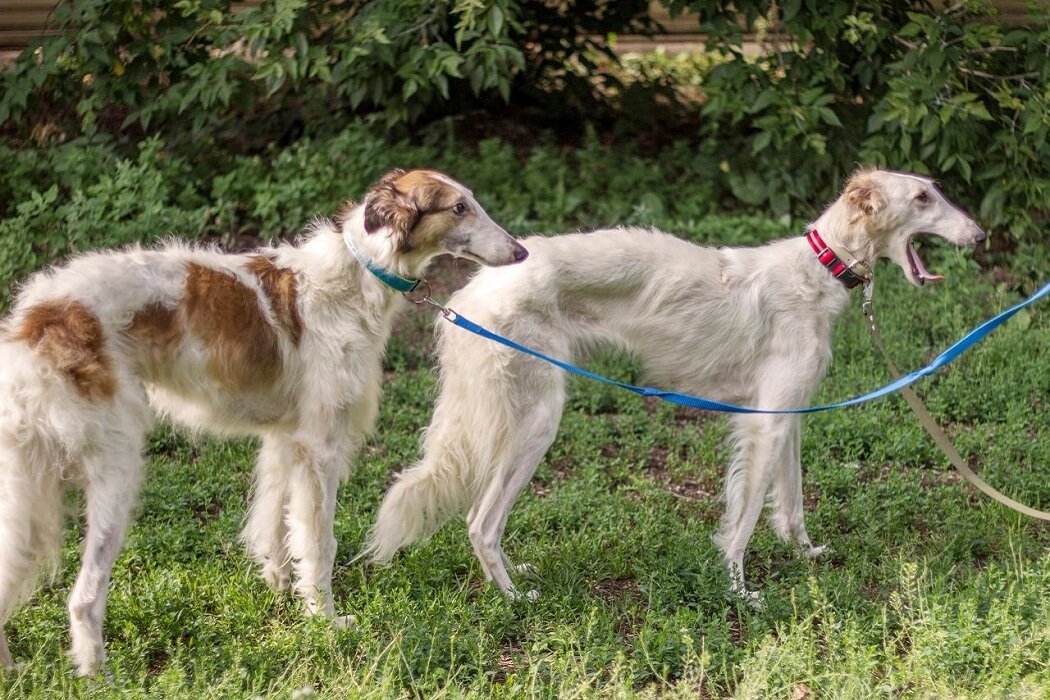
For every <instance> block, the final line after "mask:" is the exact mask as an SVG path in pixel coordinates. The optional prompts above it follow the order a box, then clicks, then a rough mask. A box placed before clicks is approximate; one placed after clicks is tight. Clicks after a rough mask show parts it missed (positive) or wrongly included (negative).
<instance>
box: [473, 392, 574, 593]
mask: <svg viewBox="0 0 1050 700" xmlns="http://www.w3.org/2000/svg"><path fill="white" fill-rule="evenodd" d="M564 404H565V392H564V388H558V389H556V390H555V391H552V392H551V393H549V394H546V395H544V396H542V397H541V398H540V399H539V400H538V401H537V402H536V403H534V404H533V405H532V406H531V407H530V409H529V412H528V414H527V415H526V416H524V417H523V418H522V420H521V421H520V423H519V424H518V426H517V428H516V429H515V431H514V436H513V440H514V442H513V446H512V447H511V448H510V449H509V450H508V455H507V460H506V462H505V463H504V464H502V465H501V473H500V474H499V476H497V478H495V479H493V480H492V481H491V482H490V483H489V485H488V487H487V488H486V490H485V491H484V492H483V493H482V496H481V499H480V500H479V501H478V502H477V503H476V504H475V506H474V507H473V508H471V510H470V513H469V514H468V516H467V534H468V535H469V537H470V542H471V544H472V545H473V547H474V553H475V554H476V555H477V557H478V561H479V562H481V568H482V570H483V571H484V572H485V578H487V579H488V580H490V581H492V582H493V583H495V584H496V586H497V587H498V588H499V589H500V590H501V591H502V592H503V593H504V594H505V595H506V596H507V597H508V598H510V599H512V600H513V599H515V598H517V597H518V596H519V593H518V591H517V589H516V588H515V587H514V584H513V582H512V581H511V578H510V574H509V573H508V571H507V569H508V568H510V569H513V570H514V571H515V572H516V573H528V572H530V571H531V570H532V567H531V566H529V565H528V564H524V565H521V566H517V567H515V566H513V564H511V562H510V560H509V559H508V558H507V556H506V555H505V554H504V553H503V548H502V547H501V546H500V540H501V539H502V537H503V530H504V528H505V527H506V525H507V517H508V516H509V515H510V509H511V507H512V506H513V505H514V503H515V501H517V500H518V496H519V495H520V494H521V491H522V489H524V488H525V486H526V485H527V484H528V483H529V480H530V479H531V478H532V475H533V474H534V473H535V472H536V468H537V467H538V466H539V464H540V462H541V461H543V456H544V455H545V454H546V453H547V450H548V449H550V446H551V443H553V442H554V437H555V436H556V435H557V433H558V423H559V422H560V421H561V413H562V408H563V406H564ZM538 595H539V594H538V593H537V592H536V591H529V592H528V594H526V597H528V598H529V599H530V600H534V599H535V598H536V597H537V596H538Z"/></svg>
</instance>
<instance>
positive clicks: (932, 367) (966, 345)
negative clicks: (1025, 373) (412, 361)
mask: <svg viewBox="0 0 1050 700" xmlns="http://www.w3.org/2000/svg"><path fill="white" fill-rule="evenodd" d="M1048 294H1050V283H1047V284H1046V285H1045V286H1044V287H1043V288H1042V289H1040V290H1039V291H1038V292H1036V293H1035V294H1033V295H1032V296H1030V297H1029V298H1028V299H1025V300H1024V301H1022V302H1021V303H1019V304H1017V305H1016V306H1012V307H1010V308H1009V309H1007V310H1006V311H1003V312H1002V313H1000V314H999V315H997V316H995V317H993V318H990V319H988V320H987V321H985V322H984V323H982V324H981V325H979V326H977V328H974V329H973V330H972V331H970V332H969V333H967V334H966V335H965V336H963V338H962V339H961V340H959V341H958V342H956V343H955V344H954V345H952V346H951V347H949V348H948V349H947V350H945V351H944V352H942V353H941V354H940V355H938V356H937V357H936V358H934V360H933V361H932V362H931V363H930V364H928V365H926V366H925V367H923V368H922V369H917V370H915V371H914V372H911V373H909V374H906V375H904V376H902V377H900V378H898V379H896V380H894V381H892V382H890V383H889V384H887V385H886V386H883V387H881V388H879V389H875V390H874V391H870V392H868V393H867V394H863V395H861V396H856V397H854V398H852V399H847V400H845V401H840V402H838V403H831V404H825V405H822V406H810V407H809V408H783V409H765V408H749V407H746V406H737V405H734V404H731V403H724V402H722V401H714V400H712V399H706V398H703V397H700V396H690V395H689V394H680V393H677V392H674V391H663V390H661V389H653V388H651V387H641V386H635V385H633V384H627V383H625V382H619V381H616V380H615V379H609V378H608V377H603V376H602V375H600V374H595V373H594V372H589V371H587V370H585V369H582V368H580V367H577V366H575V365H572V364H569V363H568V362H562V361H561V360H558V359H555V358H553V357H551V356H549V355H545V354H544V353H542V352H540V351H539V350H534V349H532V348H530V347H527V346H525V345H522V344H520V343H516V342H514V341H513V340H510V339H509V338H505V337H503V336H501V335H499V334H498V333H493V332H492V331H490V330H488V329H487V328H484V327H482V326H479V325H478V324H476V323H474V322H473V321H471V320H470V319H468V318H466V317H465V316H462V315H460V314H459V313H458V312H456V311H454V310H452V309H450V308H446V307H444V306H442V305H440V304H438V303H437V302H435V301H434V300H433V299H430V297H429V296H427V297H426V298H424V299H423V300H422V301H426V302H428V303H430V304H433V305H435V306H437V307H438V308H440V309H441V312H442V314H443V315H444V317H445V318H446V319H448V320H449V321H450V322H451V323H453V324H455V325H456V326H459V327H460V328H462V329H464V330H467V331H470V332H471V333H473V334H475V335H478V336H480V337H482V338H487V339H488V340H492V341H494V342H496V343H499V344H500V345H505V346H506V347H508V348H511V349H513V350H517V351H518V352H522V353H525V354H526V355H531V356H532V357H535V358H538V359H540V360H543V361H544V362H549V363H550V364H552V365H554V366H555V367H560V368H561V369H563V370H565V371H566V372H571V373H573V374H578V375H580V376H581V377H587V378H588V379H593V380H595V381H598V382H602V383H603V384H610V385H612V386H617V387H620V388H621V389H626V390H627V391H632V392H634V393H635V394H639V395H640V396H653V397H656V398H659V399H663V400H664V401H669V402H670V403H673V404H678V405H679V406H686V407H688V408H700V409H704V410H707V411H720V412H722V413H818V412H820V411H830V410H832V409H834V408H844V407H846V406H856V405H857V404H861V403H865V402H867V401H871V400H873V399H877V398H880V397H882V396H886V395H887V394H892V393H894V392H896V391H899V390H901V389H903V388H904V387H906V386H908V385H910V384H913V383H915V382H916V381H918V380H919V379H922V378H923V377H928V376H929V375H931V374H933V373H934V372H936V371H937V370H938V369H940V368H941V367H944V366H945V365H947V364H948V363H950V362H951V361H953V360H954V359H955V358H957V357H959V355H961V354H963V353H964V352H966V351H967V350H969V349H970V348H971V347H973V346H974V345H976V344H977V343H979V342H980V341H982V340H984V338H985V336H987V335H988V334H989V333H991V332H992V331H994V330H995V329H996V328H998V327H999V326H1001V325H1002V324H1003V323H1005V322H1006V321H1007V320H1008V319H1009V318H1010V317H1012V316H1013V315H1014V314H1016V313H1017V312H1018V311H1020V310H1021V309H1023V308H1025V307H1027V306H1030V305H1032V304H1034V303H1035V302H1036V301H1038V300H1040V299H1042V298H1043V297H1045V296H1047V295H1048Z"/></svg>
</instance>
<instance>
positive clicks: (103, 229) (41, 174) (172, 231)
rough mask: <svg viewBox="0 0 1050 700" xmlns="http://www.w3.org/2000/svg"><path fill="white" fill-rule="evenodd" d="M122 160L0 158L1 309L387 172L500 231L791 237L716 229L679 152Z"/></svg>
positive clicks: (330, 201) (269, 218)
mask: <svg viewBox="0 0 1050 700" xmlns="http://www.w3.org/2000/svg"><path fill="white" fill-rule="evenodd" d="M122 152H123V149H121V148H120V147H118V145H117V144H116V143H114V142H112V141H105V140H98V139H96V140H95V141H92V142H85V141H74V142H70V143H67V144H62V145H58V146H53V147H49V148H43V149H29V148H24V149H21V150H10V149H7V148H5V147H3V146H0V157H2V158H3V159H4V160H5V162H6V163H8V164H9V170H8V175H9V176H8V177H7V178H6V179H5V180H3V181H0V285H2V289H0V308H2V307H4V306H6V303H7V301H8V300H9V299H10V294H11V289H12V288H13V285H14V284H15V283H16V282H18V281H19V280H20V279H21V278H22V277H24V276H25V275H26V274H27V273H29V272H31V271H32V270H34V269H36V268H38V267H42V266H44V265H47V264H49V263H51V262H53V261H60V260H62V259H63V258H65V257H66V256H68V255H70V254H72V253H76V252H79V251H84V250H91V249H94V248H99V247H109V246H117V245H126V244H129V243H138V242H144V243H148V242H151V241H155V240H157V239H159V238H162V237H165V236H171V235H174V236H178V237H181V238H188V239H197V238H201V237H207V238H210V239H217V240H220V241H222V242H225V243H227V244H232V243H235V242H236V241H238V239H239V238H241V237H242V236H246V237H248V238H249V240H253V239H259V238H262V239H268V240H272V239H276V238H280V237H290V236H293V235H295V234H296V233H297V232H299V231H301V230H302V229H303V228H304V227H305V226H306V225H307V224H308V222H309V221H310V220H311V219H312V218H314V217H317V216H325V215H329V214H331V213H332V212H334V211H335V210H336V209H337V208H338V207H339V206H340V205H341V204H342V203H343V202H345V201H346V200H347V199H352V198H354V197H357V196H359V195H360V194H362V193H363V192H364V190H365V189H366V188H367V187H368V185H370V184H371V183H372V182H374V181H375V180H376V179H377V178H378V177H379V176H380V175H381V174H382V173H384V172H386V171H387V170H389V169H390V168H393V167H416V166H425V167H436V168H438V169H442V170H445V171H447V172H450V173H453V174H455V176H456V177H458V178H460V179H461V180H463V181H464V182H466V183H468V184H469V185H470V187H471V188H472V189H474V191H475V192H476V193H477V195H478V197H479V199H480V201H481V202H482V204H484V205H485V206H486V207H487V209H488V210H489V212H490V213H491V214H492V215H493V217H495V219H496V220H498V221H500V222H501V223H502V224H503V225H504V226H506V227H508V229H510V230H512V231H514V232H517V233H522V234H525V233H533V232H556V231H566V230H570V229H576V228H596V227H599V226H611V225H619V224H635V225H641V226H658V227H663V228H667V229H669V230H674V231H678V232H680V233H682V234H683V235H687V236H690V237H692V238H694V239H696V240H701V241H708V240H709V241H716V242H720V243H755V242H759V241H763V240H769V239H771V238H774V237H776V236H778V235H781V234H783V233H785V232H786V231H787V230H788V227H789V222H787V221H781V222H779V223H774V222H771V221H769V220H768V219H765V218H758V217H749V216H743V215H733V216H720V217H715V218H712V217H711V215H712V214H715V213H717V211H718V210H717V207H716V206H715V203H714V202H713V191H714V185H713V183H712V181H711V178H710V176H709V170H710V169H711V168H713V165H712V164H711V163H710V162H709V160H707V159H705V158H703V157H700V156H697V155H696V154H695V153H694V152H693V150H692V149H691V148H690V147H689V146H688V145H687V144H684V143H679V144H672V145H670V146H668V147H666V148H665V149H663V150H662V151H661V152H659V153H657V154H653V153H651V152H650V153H648V154H643V152H642V150H641V149H640V148H638V147H635V146H630V145H627V146H615V147H610V146H607V145H603V144H602V143H600V142H599V141H598V139H597V138H595V137H593V136H592V137H590V138H588V139H587V141H586V143H585V144H584V145H583V146H582V147H581V148H579V149H566V148H562V147H558V146H555V145H552V144H545V143H540V144H537V145H535V146H533V147H532V148H530V149H528V150H519V149H515V148H513V147H511V146H509V145H508V144H506V143H504V142H502V141H500V140H498V139H486V140H483V141H481V142H480V143H479V144H477V146H470V145H466V144H463V143H462V142H460V141H459V140H458V139H457V138H456V137H455V135H454V134H451V135H450V134H449V133H445V132H435V134H434V135H432V136H431V137H430V138H428V139H427V140H426V142H425V143H423V144H420V145H411V144H406V143H403V142H390V141H388V140H387V139H385V138H384V137H383V136H382V135H381V133H380V131H379V130H378V129H377V128H374V127H369V126H367V125H365V124H363V123H360V122H357V123H354V124H351V125H350V126H348V127H346V128H345V129H343V130H342V131H340V132H337V133H335V134H332V135H330V136H327V137H318V138H303V139H300V140H299V141H297V142H296V143H295V144H293V145H292V146H290V147H288V148H284V149H276V148H274V149H270V150H267V151H266V152H264V153H260V154H256V155H243V156H234V157H230V158H227V159H225V160H221V161H219V160H217V161H216V162H215V164H214V165H213V167H212V169H205V168H202V167H199V166H195V165H194V164H193V162H192V161H191V160H190V158H189V157H188V156H183V155H176V154H174V153H173V152H172V151H170V150H168V149H166V148H165V147H164V145H163V144H162V142H161V141H160V140H159V139H150V140H148V141H144V142H142V143H141V145H140V147H139V149H138V152H137V153H136V154H135V155H134V157H130V158H128V157H122V156H121V153H122ZM653 155H657V156H658V158H659V159H658V160H653V159H652V156H653ZM508 173H515V175H514V176H513V177H508V175H507V174H508Z"/></svg>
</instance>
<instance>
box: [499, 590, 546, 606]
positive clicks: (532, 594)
mask: <svg viewBox="0 0 1050 700" xmlns="http://www.w3.org/2000/svg"><path fill="white" fill-rule="evenodd" d="M539 598H540V592H539V591H537V590H536V589H535V588H534V589H532V590H530V591H527V592H525V593H522V592H521V591H519V590H516V589H511V590H509V591H507V600H509V601H511V602H512V603H519V602H526V603H532V602H535V601H537V600H539Z"/></svg>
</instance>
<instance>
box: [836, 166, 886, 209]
mask: <svg viewBox="0 0 1050 700" xmlns="http://www.w3.org/2000/svg"><path fill="white" fill-rule="evenodd" d="M842 196H843V197H844V198H845V200H846V203H847V204H849V205H850V206H851V207H853V208H854V209H856V210H858V211H860V212H862V213H864V214H865V215H867V216H874V215H876V214H878V213H879V212H880V211H882V208H883V207H884V206H886V202H885V201H884V200H883V198H882V193H881V192H880V191H879V185H878V183H877V182H876V181H875V179H874V178H873V177H871V176H870V175H869V174H868V171H860V172H858V173H856V174H854V175H853V177H851V178H850V179H849V182H847V183H846V189H845V190H844V191H843V193H842Z"/></svg>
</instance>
